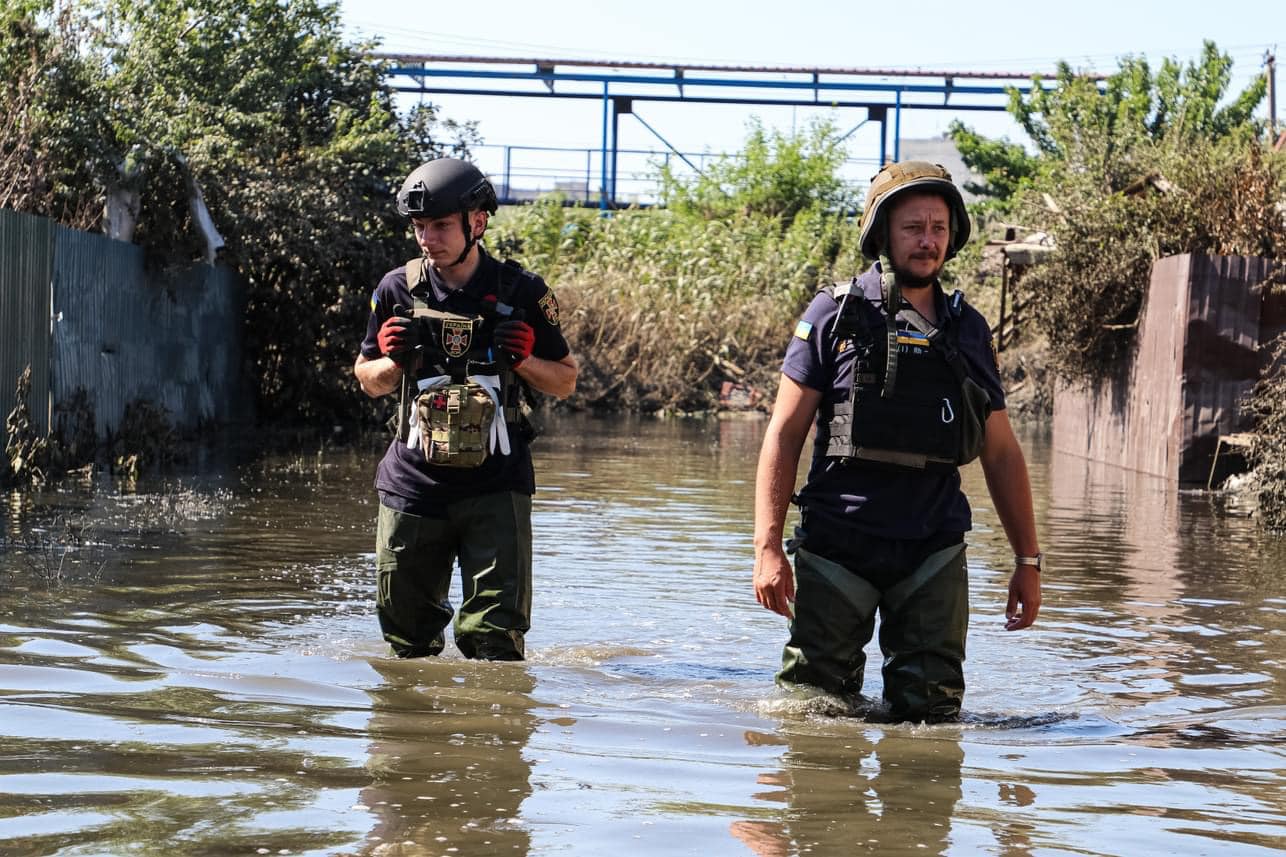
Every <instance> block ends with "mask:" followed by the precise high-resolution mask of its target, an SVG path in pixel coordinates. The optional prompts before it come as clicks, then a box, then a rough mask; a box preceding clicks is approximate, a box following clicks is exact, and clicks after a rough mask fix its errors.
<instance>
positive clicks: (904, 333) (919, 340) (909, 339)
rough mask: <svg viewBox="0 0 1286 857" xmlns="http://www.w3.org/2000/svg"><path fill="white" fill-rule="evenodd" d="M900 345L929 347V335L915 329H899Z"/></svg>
mask: <svg viewBox="0 0 1286 857" xmlns="http://www.w3.org/2000/svg"><path fill="white" fill-rule="evenodd" d="M898 345H914V346H917V347H919V348H928V347H929V337H927V336H925V335H924V334H923V333H920V332H918V331H914V330H900V331H898Z"/></svg>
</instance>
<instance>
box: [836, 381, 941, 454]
mask: <svg viewBox="0 0 1286 857" xmlns="http://www.w3.org/2000/svg"><path fill="white" fill-rule="evenodd" d="M958 404H959V403H958V401H955V402H953V401H952V400H951V399H948V398H942V397H939V396H936V395H924V394H922V393H919V392H912V391H909V390H907V391H900V392H899V394H898V395H896V396H893V397H892V398H884V397H883V396H881V395H879V394H878V393H874V394H869V395H865V396H864V397H863V399H862V400H861V401H860V402H859V403H858V406H859V410H858V413H857V414H855V415H854V418H853V457H854V458H855V459H858V460H860V461H865V462H867V463H871V464H887V465H893V466H897V467H910V468H914V469H916V470H923V469H925V468H926V467H928V468H935V469H938V468H949V467H954V465H955V458H956V453H957V450H958V449H959V447H960V415H959V414H957V413H956V410H957V406H958Z"/></svg>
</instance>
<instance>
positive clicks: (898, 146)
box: [893, 89, 902, 161]
mask: <svg viewBox="0 0 1286 857" xmlns="http://www.w3.org/2000/svg"><path fill="white" fill-rule="evenodd" d="M893 160H894V161H900V160H902V90H900V89H899V90H898V97H897V103H896V104H895V105H894V106H893Z"/></svg>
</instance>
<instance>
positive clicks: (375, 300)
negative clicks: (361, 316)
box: [371, 292, 380, 312]
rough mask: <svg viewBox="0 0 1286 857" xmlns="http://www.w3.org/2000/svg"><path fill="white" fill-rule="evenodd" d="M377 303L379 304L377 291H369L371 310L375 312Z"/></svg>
mask: <svg viewBox="0 0 1286 857" xmlns="http://www.w3.org/2000/svg"><path fill="white" fill-rule="evenodd" d="M379 305H380V301H379V292H371V312H375V309H376V308H377V307H378V306H379Z"/></svg>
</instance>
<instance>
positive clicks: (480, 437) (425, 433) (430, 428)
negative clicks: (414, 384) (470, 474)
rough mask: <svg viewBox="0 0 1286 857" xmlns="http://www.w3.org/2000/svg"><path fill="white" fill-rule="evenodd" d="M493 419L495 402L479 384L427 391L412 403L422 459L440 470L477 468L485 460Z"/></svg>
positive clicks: (428, 389) (431, 388)
mask: <svg viewBox="0 0 1286 857" xmlns="http://www.w3.org/2000/svg"><path fill="white" fill-rule="evenodd" d="M495 416H496V404H495V401H494V400H492V398H491V395H490V394H489V393H488V392H487V391H486V390H485V389H484V388H483V387H482V386H481V385H480V384H476V383H473V382H469V383H464V384H452V383H448V382H444V383H442V384H438V385H436V386H432V387H429V388H427V389H426V390H424V392H422V393H420V395H419V396H418V397H416V400H415V417H416V424H417V425H418V426H419V429H420V442H421V449H423V450H424V457H425V458H426V459H428V462H429V463H430V464H437V465H441V466H443V467H477V466H478V465H480V464H482V463H483V462H484V461H486V460H487V454H488V447H489V441H490V432H491V423H492V420H493V419H495Z"/></svg>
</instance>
